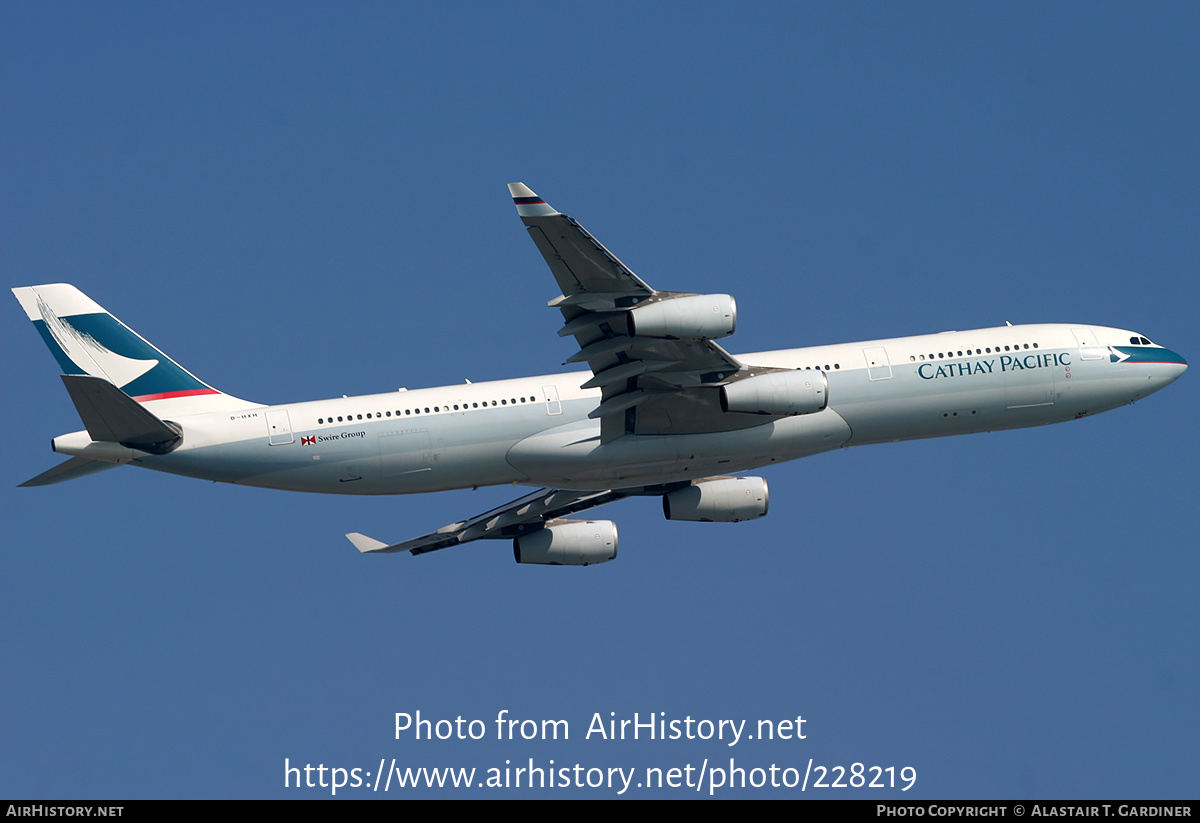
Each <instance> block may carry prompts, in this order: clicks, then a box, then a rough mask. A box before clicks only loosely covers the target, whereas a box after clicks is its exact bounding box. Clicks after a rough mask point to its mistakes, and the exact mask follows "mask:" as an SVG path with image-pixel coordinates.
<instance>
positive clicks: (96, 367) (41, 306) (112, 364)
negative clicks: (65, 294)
mask: <svg viewBox="0 0 1200 823" xmlns="http://www.w3.org/2000/svg"><path fill="white" fill-rule="evenodd" d="M37 305H38V311H39V312H40V313H41V315H42V322H44V323H45V324H46V330H47V331H49V332H50V336H51V337H53V338H54V342H55V343H57V344H58V347H59V348H60V349H62V351H63V354H65V355H66V356H67V357H69V358H71V362H72V363H74V364H75V365H76V366H78V367H79V368H80V369H81V370H82V371H83V372H84V373H86V374H90V375H91V376H92V377H102V378H104V379H105V380H108V381H109V382H110V383H113V384H114V385H116V386H118V387H119V386H124V385H126V384H128V383H132V382H133V381H134V380H137V379H138V378H139V377H141V376H142V375H143V374H145V373H146V372H148V371H150V370H151V369H152V368H154V367H155V366H157V365H158V361H157V360H136V359H134V358H132V357H125V356H124V355H120V354H117V353H116V352H114V351H112V350H110V349H109V348H108V347H107V346H105V345H104V344H102V343H101V342H100V341H98V340H96V338H94V337H92V336H91V335H90V334H86V333H84V332H81V331H79V329H77V328H75V327H74V326H72V325H71V324H70V323H68V322H66V321H65V320H63V319H62V318H61V317H59V316H58V315H57V314H55V313H54V311H53V309H51V308H50V307H49V306H48V305H46V302H45V301H44V300H42V298H41V295H38V299H37Z"/></svg>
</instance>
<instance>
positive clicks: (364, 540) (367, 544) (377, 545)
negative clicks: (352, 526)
mask: <svg viewBox="0 0 1200 823" xmlns="http://www.w3.org/2000/svg"><path fill="white" fill-rule="evenodd" d="M346 539H347V540H349V541H350V542H351V543H353V544H354V548H356V549H358V550H359V551H360V552H362V553H363V554H366V553H367V552H377V551H379V550H380V549H386V548H387V547H388V544H387V543H384V542H382V541H380V540H376V539H375V538H374V537H367V536H366V535H365V534H359V533H358V532H350V534H348V535H346Z"/></svg>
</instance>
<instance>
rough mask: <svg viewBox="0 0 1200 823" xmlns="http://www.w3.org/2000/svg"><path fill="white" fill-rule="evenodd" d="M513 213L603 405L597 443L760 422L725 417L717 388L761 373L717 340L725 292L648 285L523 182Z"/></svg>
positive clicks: (732, 315) (727, 309)
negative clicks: (545, 272) (553, 287)
mask: <svg viewBox="0 0 1200 823" xmlns="http://www.w3.org/2000/svg"><path fill="white" fill-rule="evenodd" d="M508 188H509V192H510V193H511V194H512V197H513V202H514V203H515V204H516V206H517V213H518V214H519V215H520V216H521V220H522V221H523V222H524V223H525V225H526V227H527V228H528V230H529V236H530V237H531V238H532V239H533V242H534V244H535V245H537V247H538V250H539V251H541V253H542V256H543V257H544V258H545V260H546V263H547V264H548V265H549V267H550V271H551V272H552V273H553V275H554V279H555V280H556V281H557V282H558V285H559V288H560V289H562V294H561V295H560V296H559V297H556V298H555V299H554V300H551V301H550V303H549V305H550V306H551V307H553V308H557V309H558V310H559V311H561V312H562V315H563V321H564V322H563V327H562V329H561V330H560V331H559V335H560V336H563V337H566V336H573V337H574V338H575V339H576V341H577V342H578V343H579V351H578V352H577V353H576V354H575V355H573V356H572V357H571V358H570V359H569V360H568V362H572V363H578V362H586V363H587V364H588V366H589V367H590V368H591V370H592V377H591V379H590V380H588V381H587V382H586V383H584V384H583V386H582V387H583V388H598V389H600V391H601V402H600V404H599V406H597V408H596V409H595V410H593V411H592V412H591V415H590V416H591V417H592V418H593V419H595V418H599V419H600V421H601V428H600V432H601V441H602V442H605V443H607V442H611V441H612V440H615V439H616V438H618V437H622V436H624V435H626V434H668V433H670V434H695V433H703V432H717V431H730V430H734V429H741V428H749V427H751V426H757V425H761V424H762V423H763V420H762V418H761V417H759V418H755V417H754V416H748V415H739V414H732V415H731V414H728V413H726V412H725V411H723V409H722V406H721V401H720V388H721V386H723V385H725V384H727V383H729V382H731V381H737V380H742V379H745V378H746V377H751V376H755V375H757V374H761V373H764V372H765V371H770V370H764V369H755V370H751V369H748V368H747V367H745V366H743V365H742V363H740V362H739V361H738V360H737V358H735V357H734V356H733V355H731V354H729V352H727V351H725V350H724V349H723V348H721V347H720V346H719V345H717V344H716V343H715V342H714V340H715V339H717V338H721V337H725V336H728V335H730V334H732V333H733V331H734V328H735V327H736V325H737V307H736V304H735V303H734V300H733V298H732V297H730V296H729V295H726V294H690V293H682V292H664V291H657V290H655V289H653V288H651V287H650V286H649V285H648V284H647V283H646V282H645V281H644V280H642V279H641V278H640V277H638V276H637V275H636V274H634V273H633V271H632V270H630V268H629V267H628V266H626V265H625V264H624V263H622V262H621V261H620V260H619V259H618V258H617V257H616V255H614V254H613V253H612V252H610V251H609V250H608V249H606V248H605V247H604V245H603V244H601V243H600V241H598V240H597V239H596V238H595V237H593V236H592V235H591V234H589V233H588V231H587V230H586V229H585V228H584V227H583V226H581V225H580V224H579V223H578V222H577V221H576V220H574V219H572V218H571V217H568V216H567V215H565V214H562V213H560V212H558V211H555V210H554V209H553V208H552V207H551V206H550V205H549V204H547V203H546V202H545V201H544V200H543V199H542V198H540V197H538V196H537V195H536V194H535V193H534V192H533V191H532V190H531V189H530V188H529V187H528V186H526V185H525V184H523V183H510V184H509V187H508Z"/></svg>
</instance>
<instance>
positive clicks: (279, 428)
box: [267, 409, 296, 446]
mask: <svg viewBox="0 0 1200 823" xmlns="http://www.w3.org/2000/svg"><path fill="white" fill-rule="evenodd" d="M294 442H296V438H295V437H293V436H292V421H291V419H290V418H289V417H288V413H287V409H276V410H274V411H269V412H267V443H268V444H269V445H271V446H286V445H287V444H288V443H294Z"/></svg>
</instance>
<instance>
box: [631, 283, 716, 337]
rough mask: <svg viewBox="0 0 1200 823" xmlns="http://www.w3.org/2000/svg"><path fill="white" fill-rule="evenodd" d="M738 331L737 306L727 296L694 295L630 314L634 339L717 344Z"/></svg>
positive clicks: (638, 309) (633, 311) (640, 308)
mask: <svg viewBox="0 0 1200 823" xmlns="http://www.w3.org/2000/svg"><path fill="white" fill-rule="evenodd" d="M735 328H737V303H736V302H734V299H733V297H732V296H730V295H728V294H694V295H691V296H690V297H675V298H673V299H671V300H660V301H659V302H657V303H650V304H649V305H646V306H638V307H637V308H635V309H632V310H630V312H629V333H630V334H631V335H632V336H634V337H667V338H671V339H674V340H717V339H719V338H721V337H728V336H729V335H731V334H733V330H734V329H735Z"/></svg>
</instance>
